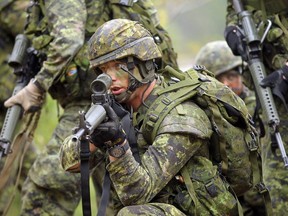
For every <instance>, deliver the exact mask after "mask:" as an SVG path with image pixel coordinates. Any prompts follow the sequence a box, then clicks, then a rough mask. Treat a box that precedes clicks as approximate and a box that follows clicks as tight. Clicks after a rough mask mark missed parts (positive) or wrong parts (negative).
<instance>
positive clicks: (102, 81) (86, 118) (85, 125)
mask: <svg viewBox="0 0 288 216" xmlns="http://www.w3.org/2000/svg"><path fill="white" fill-rule="evenodd" d="M111 84H112V79H111V77H110V76H109V75H107V74H100V75H99V76H98V77H97V78H96V79H95V80H94V81H93V82H92V83H91V86H90V88H91V91H92V93H93V94H92V95H91V99H92V106H91V107H90V109H89V110H88V111H87V113H86V114H85V112H84V111H80V112H79V120H80V122H79V126H78V127H76V128H74V129H73V131H74V132H73V134H74V135H73V136H72V141H73V142H78V141H80V159H81V192H82V211H83V215H85V216H90V215H91V205H90V186H89V156H90V149H89V138H90V135H91V134H92V133H93V131H94V130H95V129H96V128H97V127H98V125H99V124H101V123H102V122H103V121H105V118H106V111H105V109H104V107H103V106H102V105H103V104H106V103H108V104H109V105H111V103H112V95H111V94H109V88H110V86H111ZM109 187H110V186H109ZM108 197H109V196H108ZM104 215H105V214H104Z"/></svg>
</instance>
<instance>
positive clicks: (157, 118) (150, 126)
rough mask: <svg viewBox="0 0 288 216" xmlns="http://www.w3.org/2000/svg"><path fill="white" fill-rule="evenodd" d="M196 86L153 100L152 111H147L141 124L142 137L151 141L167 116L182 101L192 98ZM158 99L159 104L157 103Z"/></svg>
mask: <svg viewBox="0 0 288 216" xmlns="http://www.w3.org/2000/svg"><path fill="white" fill-rule="evenodd" d="M198 86H199V84H198V85H194V86H191V87H187V88H182V89H180V90H179V91H177V92H171V94H168V96H165V95H163V96H162V97H159V98H158V99H157V100H155V102H154V103H153V104H152V105H151V108H152V109H149V110H150V114H149V115H146V116H147V117H146V118H145V119H144V123H143V125H144V127H145V129H144V130H143V133H145V134H144V136H145V137H146V138H147V139H148V140H149V141H152V140H153V139H154V138H155V137H156V134H157V131H158V128H159V126H160V124H161V122H162V121H163V119H164V118H165V117H166V116H167V114H168V113H169V112H170V111H171V110H172V109H173V108H174V107H176V106H177V105H179V104H180V103H182V102H183V101H185V100H188V99H190V98H191V97H193V96H194V95H195V94H196V93H197V91H196V88H197V87H198ZM160 98H161V102H160V103H159V99H160ZM153 105H154V106H153Z"/></svg>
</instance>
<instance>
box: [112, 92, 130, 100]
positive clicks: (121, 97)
mask: <svg viewBox="0 0 288 216" xmlns="http://www.w3.org/2000/svg"><path fill="white" fill-rule="evenodd" d="M130 95H131V93H128V92H127V91H124V92H122V93H121V94H118V95H114V97H115V100H116V101H117V102H119V103H125V102H127V101H128V99H129V98H130Z"/></svg>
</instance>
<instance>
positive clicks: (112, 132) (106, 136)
mask: <svg viewBox="0 0 288 216" xmlns="http://www.w3.org/2000/svg"><path fill="white" fill-rule="evenodd" d="M103 107H104V109H105V111H106V114H107V116H108V119H109V120H108V121H106V122H104V123H101V124H100V125H99V126H98V127H97V128H96V129H95V130H94V132H93V133H92V134H91V138H90V141H91V142H92V143H93V144H94V145H95V146H97V147H100V148H101V147H103V145H106V146H107V147H109V148H110V147H113V146H115V145H120V144H122V143H123V142H124V141H125V139H126V133H125V131H124V130H123V128H122V125H121V123H120V121H119V118H118V116H117V115H116V113H115V112H114V110H113V109H112V107H111V106H109V105H108V104H104V105H103Z"/></svg>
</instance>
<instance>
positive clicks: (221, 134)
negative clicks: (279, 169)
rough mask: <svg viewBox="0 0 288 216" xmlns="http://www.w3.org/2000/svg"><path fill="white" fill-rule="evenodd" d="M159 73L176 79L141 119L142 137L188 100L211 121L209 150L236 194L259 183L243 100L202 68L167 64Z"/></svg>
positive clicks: (254, 138) (148, 136)
mask: <svg viewBox="0 0 288 216" xmlns="http://www.w3.org/2000/svg"><path fill="white" fill-rule="evenodd" d="M163 73H169V74H170V76H172V77H176V78H177V79H179V81H178V82H176V83H174V84H170V85H169V86H168V87H167V88H164V89H163V90H162V91H160V92H159V93H158V98H157V99H156V100H155V101H154V102H153V103H152V105H151V107H150V108H149V110H148V111H147V115H146V116H145V118H144V122H143V136H144V138H145V139H147V140H148V141H150V142H151V141H152V140H154V138H155V137H156V135H157V131H158V128H159V126H160V124H161V122H162V120H163V119H164V118H165V116H166V115H167V114H168V113H169V112H170V110H171V109H173V108H174V107H175V106H177V105H178V104H181V103H182V102H183V101H187V100H192V101H193V102H194V103H196V104H197V105H198V106H199V107H200V108H201V109H202V110H204V111H205V113H206V115H207V116H208V118H209V120H210V122H211V126H212V129H213V134H212V136H211V138H210V147H209V149H210V150H209V151H210V155H211V160H212V162H213V163H214V165H217V166H218V170H219V173H220V175H222V176H224V177H225V178H226V180H227V182H228V183H229V184H230V186H231V188H232V189H233V191H234V192H235V194H236V195H237V196H239V195H242V194H243V193H245V192H246V191H248V190H249V189H251V188H252V187H253V186H255V185H256V186H257V185H259V183H260V182H262V177H261V176H262V173H261V169H260V167H261V159H260V154H259V152H258V151H259V145H258V137H257V132H256V131H255V129H254V127H253V126H252V125H251V122H250V120H249V114H248V110H247V108H246V106H245V103H244V102H243V101H242V100H241V99H240V98H239V97H238V96H237V95H235V94H234V93H233V92H232V90H231V89H229V88H228V87H227V86H225V85H223V84H222V83H220V82H219V81H217V80H216V79H215V78H214V77H213V75H212V73H211V72H209V71H207V70H206V69H204V68H203V67H202V68H198V70H197V71H196V70H194V69H190V70H188V71H186V72H179V71H176V70H174V69H173V68H171V67H169V66H167V67H166V68H165V71H164V72H163ZM262 189H263V188H262ZM264 190H266V189H263V191H264Z"/></svg>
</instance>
